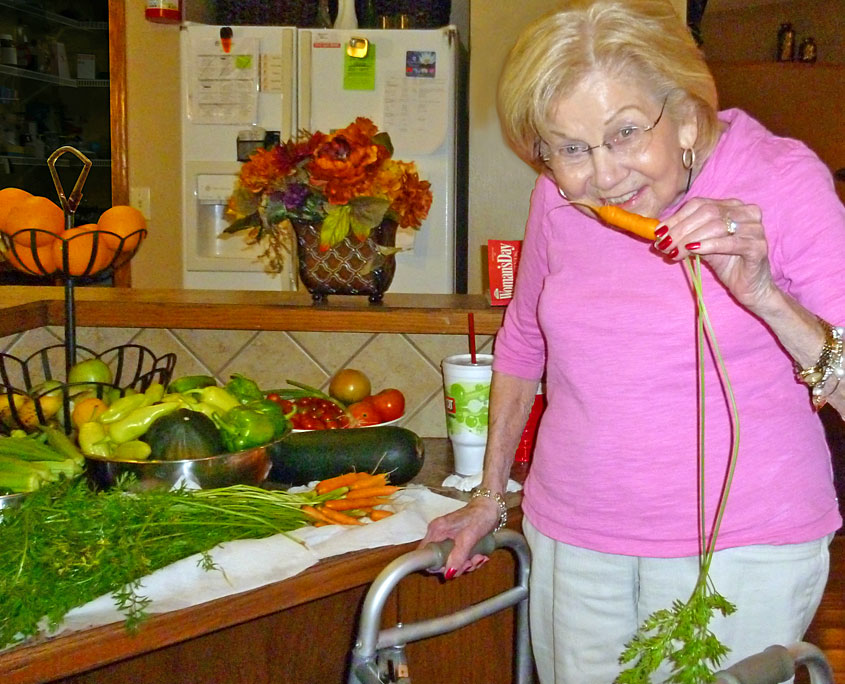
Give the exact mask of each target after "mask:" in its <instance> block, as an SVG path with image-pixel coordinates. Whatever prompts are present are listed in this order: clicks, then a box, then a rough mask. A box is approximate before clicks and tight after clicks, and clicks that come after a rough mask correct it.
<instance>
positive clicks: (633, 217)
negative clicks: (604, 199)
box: [590, 204, 660, 240]
mask: <svg viewBox="0 0 845 684" xmlns="http://www.w3.org/2000/svg"><path fill="white" fill-rule="evenodd" d="M590 208H591V209H592V210H593V211H594V212H596V213H597V214H598V215H599V218H600V219H601V220H602V221H604V222H605V223H609V224H610V225H611V226H615V227H616V228H621V229H622V230H627V231H628V232H629V233H633V234H634V235H639V236H640V237H643V238H646V239H647V240H654V229H655V228H657V226H659V225H660V221H658V220H657V219H654V218H648V217H647V216H640V215H639V214H634V213H633V212H630V211H625V210H624V209H622V208H621V207H617V206H615V205H613V204H604V205H602V206H600V207H592V206H591V207H590Z"/></svg>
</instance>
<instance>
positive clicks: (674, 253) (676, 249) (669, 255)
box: [666, 247, 680, 259]
mask: <svg viewBox="0 0 845 684" xmlns="http://www.w3.org/2000/svg"><path fill="white" fill-rule="evenodd" d="M679 253H680V252H679V250H678V248H677V247H675V249H673V250H672V251H671V252H669V254H667V255H666V256H667V257H669V258H670V259H674V258H675V257H676V256H678V254H679Z"/></svg>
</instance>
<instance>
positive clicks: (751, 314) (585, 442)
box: [424, 0, 845, 684]
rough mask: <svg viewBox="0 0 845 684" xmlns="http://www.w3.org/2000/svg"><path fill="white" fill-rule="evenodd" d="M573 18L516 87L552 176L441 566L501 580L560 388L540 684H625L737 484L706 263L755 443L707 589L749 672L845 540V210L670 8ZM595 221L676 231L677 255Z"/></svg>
mask: <svg viewBox="0 0 845 684" xmlns="http://www.w3.org/2000/svg"><path fill="white" fill-rule="evenodd" d="M564 6H565V8H564V9H562V10H561V11H558V12H556V13H554V14H551V15H548V16H546V17H544V18H543V19H541V20H540V21H537V22H536V23H534V24H533V25H531V26H530V27H529V28H528V29H527V30H526V31H525V32H524V33H523V34H522V35H521V37H520V38H519V40H518V42H517V43H516V45H515V47H514V48H513V50H512V52H511V54H510V56H509V58H508V61H507V64H506V66H505V69H504V73H503V75H502V78H501V82H500V87H499V104H500V118H501V122H502V127H503V130H504V132H505V135H506V137H507V139H508V140H509V141H510V143H511V145H512V147H513V148H514V149H515V150H516V151H517V153H518V154H519V155H520V156H521V158H522V159H523V160H525V161H526V163H528V164H530V165H532V166H534V167H535V168H537V169H538V170H539V172H540V173H539V177H538V179H537V182H536V185H535V188H534V192H533V194H532V196H531V207H530V213H529V218H528V224H527V227H526V232H525V241H524V252H523V257H522V260H521V263H520V269H519V274H518V278H517V283H516V290H515V296H514V300H513V301H512V303H511V304H510V305H509V307H508V310H507V314H506V316H505V322H504V325H503V327H502V329H501V331H500V332H499V334H498V336H497V339H496V346H495V361H494V367H493V368H494V371H493V384H492V390H491V397H490V428H489V436H488V444H487V452H486V457H485V468H484V475H483V480H482V483H481V487H480V488H479V489H478V490H477V491H476V492H474V495H473V498H472V499H471V501H470V502H469V504H468V505H467V506H466V507H465V508H464V509H462V510H460V511H458V512H456V513H453V514H451V515H449V516H445V517H443V518H440V519H437V520H435V521H434V522H433V523H432V524H431V526H430V528H429V532H428V535H427V537H426V539H425V540H424V543H425V542H428V541H432V540H440V539H444V538H451V539H454V540H455V546H454V550H453V551H452V553H451V554H450V556H449V558H448V561H447V564H446V566H445V567H444V569H443V570H444V573H445V576H446V578H447V579H451V578H452V577H455V576H457V575H460V574H462V573H464V572H467V571H468V570H472V569H474V568H475V567H476V566H477V565H478V564H479V563H480V562H483V560H484V559H483V558H482V557H479V556H476V557H471V558H470V557H468V556H469V551H470V549H471V548H472V546H473V545H474V543H475V542H476V541H477V540H478V539H479V538H480V537H481V536H482V535H484V534H485V533H487V532H489V531H490V530H491V529H493V528H494V527H495V526H496V524H497V520H498V516H499V511H500V508H499V506H498V505H497V504H498V502H499V501H500V496H501V493H502V492H503V491H504V488H505V484H506V482H507V478H508V474H509V471H510V467H511V463H512V460H513V454H514V451H515V447H516V445H517V442H518V439H519V436H520V433H521V431H522V427H523V425H524V423H525V418H526V415H527V413H528V410H529V407H530V405H531V403H532V401H533V399H534V392H535V389H536V387H537V381H538V380H539V379H540V378H541V376H543V375H544V374H545V378H546V385H547V399H548V408H547V410H546V413H545V415H544V417H543V420H542V422H541V427H540V432H539V435H538V440H537V447H536V451H535V454H534V460H533V463H532V465H531V471H530V474H529V476H528V479H527V481H526V484H525V492H524V500H523V510H524V529H525V533H526V536H527V538H528V540H529V543H530V545H531V549H532V552H533V559H534V560H533V569H532V581H531V599H530V604H531V629H532V641H533V647H534V652H535V658H536V662H537V667H538V671H539V674H540V678H541V680H542V681H543V682H544V683H545V682H567V683H573V684H591V683H595V684H608V683H609V682H611V681H613V680H614V678H615V677H617V676H618V674H619V672H620V668H621V666H620V665H619V663H618V657H619V654H620V652H621V651H622V650H623V647H624V645H625V644H626V643H627V642H629V641H630V639H631V638H632V636H633V635H634V634H635V632H636V630H637V628H638V625H639V624H640V623H641V622H642V620H643V619H644V617H645V616H647V615H649V614H650V613H652V612H653V611H654V610H656V609H660V608H667V607H670V606H671V604H672V602H673V601H674V600H676V599H682V600H683V599H685V598H686V597H688V596H689V595H690V592H691V590H692V588H693V586H694V585H695V582H696V578H697V577H698V572H699V564H698V552H699V546H700V543H701V539H700V537H701V535H700V534H699V530H700V529H701V528H702V527H704V528H706V529H707V530H708V531H709V530H711V529H712V523H713V520H712V515H713V512H714V511H715V510H716V507H717V504H718V500H719V494H720V492H721V489H722V486H723V483H724V481H725V470H726V464H727V462H728V457H729V455H730V451H731V443H732V438H733V427H732V422H731V416H730V409H731V403H732V402H731V399H730V398H729V397H728V395H727V393H726V392H725V391H724V387H723V384H722V382H721V381H720V376H719V373H718V371H717V367H716V362H715V360H714V358H713V353H712V352H711V351H710V350H708V349H703V350H701V352H702V361H701V368H699V364H698V350H697V349H696V325H697V319H696V306H695V298H694V296H693V295H692V294H691V292H692V290H691V285H690V282H689V280H688V278H687V272H686V270H685V267H684V264H683V263H682V262H683V261H684V260H686V259H688V258H689V257H691V256H694V255H697V256H699V257H700V259H701V261H702V263H703V267H702V269H701V278H702V281H703V293H704V301H705V304H706V307H707V309H708V311H709V315H710V319H711V320H712V323H713V326H714V328H715V333H716V337H717V339H718V341H719V344H720V348H721V355H722V357H723V358H724V363H725V366H726V370H727V373H728V376H729V378H730V381H731V382H732V385H733V392H734V401H735V404H736V407H737V410H738V415H739V419H740V422H741V425H742V430H741V440H740V443H739V452H738V460H737V467H736V472H735V477H734V480H733V487H732V490H731V492H730V497H729V500H728V504H727V510H726V512H725V515H724V519H723V520H722V523H721V531H720V534H719V536H718V540H717V545H716V547H717V551H716V553H715V557H714V559H713V562H712V567H711V577H712V578H713V581H714V583H715V586H716V587H717V589H718V590H719V592H720V593H721V594H723V595H724V596H725V597H726V598H727V599H728V600H730V601H731V602H733V603H734V604H735V605H736V607H737V610H736V612H735V613H734V614H733V615H730V616H728V617H721V616H718V617H717V618H716V619H714V620H713V622H712V623H711V627H712V629H713V630H714V632H715V634H716V635H717V637H718V638H719V639H720V640H721V641H722V642H723V643H724V644H725V645H726V646H727V647H729V648H730V654H729V656H728V658H727V661H726V662H727V663H730V662H733V661H736V660H738V659H740V658H743V657H745V656H747V655H750V654H752V653H755V652H758V651H760V650H762V649H763V648H765V647H766V646H768V645H771V644H773V643H790V642H794V641H796V640H798V639H800V638H801V636H802V635H803V633H804V631H805V630H806V628H807V626H808V625H809V623H810V621H811V619H812V617H813V614H814V611H815V609H816V607H817V605H818V602H819V600H820V597H821V595H822V592H823V589H824V585H825V582H826V579H827V573H828V544H829V541H830V536H831V535H832V533H833V532H834V531H835V530H836V529H837V528H838V527H839V526H840V525H841V523H842V520H841V518H840V516H839V512H838V508H837V502H836V497H835V493H834V489H833V484H832V476H831V464H830V454H829V451H828V448H827V445H826V443H825V437H824V432H823V429H822V426H821V424H820V421H819V419H818V417H817V415H816V413H815V411H814V406H813V402H812V401H811V398H813V399H815V402H816V403H817V404H818V403H822V402H825V401H826V402H828V403H830V404H831V405H832V406H834V407H835V408H836V409H837V410H838V411H839V412H840V413H842V412H843V409H844V408H845V383H841V384H840V383H839V378H840V377H841V376H842V375H843V355H842V331H841V329H839V328H836V327H834V326H835V325H841V324H843V323H845V269H843V268H842V261H843V258H845V209H843V206H842V204H841V203H840V202H839V201H838V199H837V197H836V194H835V193H834V190H833V183H832V180H831V176H830V173H829V172H828V170H827V169H826V167H825V166H824V165H823V164H822V163H821V162H820V161H819V160H818V159H817V157H816V156H815V155H814V154H813V153H812V152H811V151H810V150H809V149H807V147H806V146H804V145H803V144H801V143H799V142H797V141H794V140H788V139H783V138H778V137H776V136H774V135H773V134H772V133H770V132H768V131H767V130H766V129H765V128H763V126H761V125H760V124H759V123H758V122H757V121H755V120H754V119H752V118H751V117H750V116H748V115H747V114H745V113H743V112H741V111H738V110H728V111H723V112H719V111H717V98H716V92H715V87H714V83H713V79H712V77H711V75H710V73H709V71H708V69H707V67H706V65H705V63H704V61H703V58H702V56H701V54H700V53H699V51H698V50H697V48H696V46H695V44H694V42H693V40H692V38H691V37H690V35H689V33H688V30H687V28H686V27H685V26H684V25H683V24H682V22H681V21H679V19H678V18H677V16H676V15H675V14H674V12H673V9H672V6H671V5H670V3H669V2H668V1H665V2H664V1H662V0H624V1H622V0H619V1H611V0H594V1H588V0H571V1H569V2H565V3H564ZM585 205H592V206H596V205H616V206H618V207H621V208H623V209H626V210H628V211H631V212H635V213H637V214H641V215H644V216H647V217H653V218H656V219H658V220H659V221H660V226H659V228H658V229H657V230H656V234H657V238H656V240H655V241H654V243H653V244H652V243H649V242H644V241H643V240H641V239H638V238H633V237H631V236H630V235H628V234H625V233H622V232H620V231H617V230H614V229H611V228H609V227H608V226H606V225H605V224H603V223H601V222H600V221H598V220H597V219H596V218H595V216H594V215H593V213H592V212H591V211H590V209H589V208H587V207H586V206H585ZM699 370H701V371H702V372H703V374H704V384H705V390H706V391H705V392H704V394H703V396H704V397H705V398H704V402H705V403H704V406H699V405H698V403H697V402H698V392H697V385H698V378H699ZM808 385H809V386H810V387H809V388H808ZM702 409H703V413H704V414H705V415H706V425H705V427H704V428H703V430H702V429H701V426H700V425H699V415H700V414H701V412H702ZM702 435H703V436H702ZM699 439H702V440H703V441H704V442H705V444H704V446H705V454H706V460H705V465H704V467H705V478H704V479H705V484H706V486H705V487H704V491H705V496H706V501H705V503H706V511H707V512H708V519H707V520H705V521H703V522H701V523H700V521H699V520H698V485H699V475H698V458H697V453H698V446H699V444H698V443H699ZM723 664H724V663H723ZM663 667H664V669H663V670H661V671H659V672H658V674H657V675H656V681H664V680H665V678H666V677H667V676H668V675H669V672H668V670H667V669H666V668H667V667H668V666H666V665H664V666H663Z"/></svg>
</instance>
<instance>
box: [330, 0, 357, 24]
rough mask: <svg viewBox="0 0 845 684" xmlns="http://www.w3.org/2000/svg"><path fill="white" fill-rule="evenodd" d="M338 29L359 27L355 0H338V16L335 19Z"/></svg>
mask: <svg viewBox="0 0 845 684" xmlns="http://www.w3.org/2000/svg"><path fill="white" fill-rule="evenodd" d="M334 27H335V28H336V29H356V28H358V17H357V15H356V14H355V0H338V3H337V18H336V19H335V20H334Z"/></svg>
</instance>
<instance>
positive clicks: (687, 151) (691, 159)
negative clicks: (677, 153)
mask: <svg viewBox="0 0 845 684" xmlns="http://www.w3.org/2000/svg"><path fill="white" fill-rule="evenodd" d="M681 164H683V165H684V168H685V169H691V168H692V167H693V164H695V150H694V149H693V148H691V147H685V148H684V151H683V154H681Z"/></svg>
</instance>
